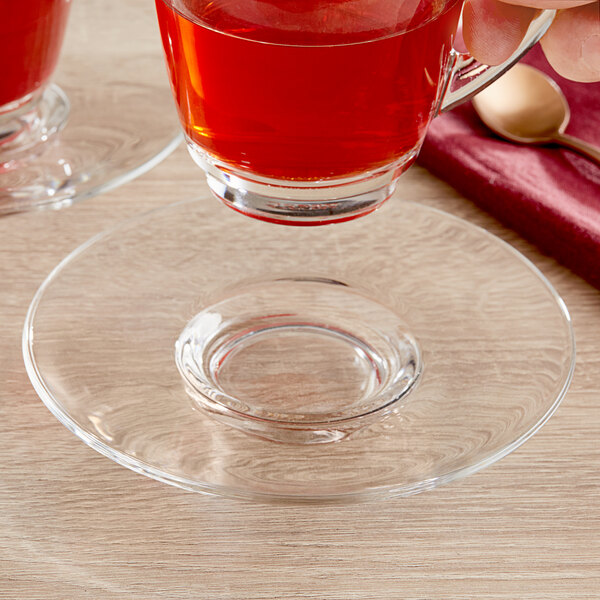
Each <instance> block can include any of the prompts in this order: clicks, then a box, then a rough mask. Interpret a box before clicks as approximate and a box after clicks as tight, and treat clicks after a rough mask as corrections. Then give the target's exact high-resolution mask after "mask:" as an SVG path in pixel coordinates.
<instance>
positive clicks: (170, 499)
mask: <svg viewBox="0 0 600 600" xmlns="http://www.w3.org/2000/svg"><path fill="white" fill-rule="evenodd" d="M205 193H206V184H205V183H204V180H203V177H202V175H201V173H200V171H199V169H198V168H197V167H196V166H195V165H194V164H193V163H192V161H191V159H189V157H188V156H187V153H186V151H185V150H184V149H183V148H182V147H180V148H179V149H178V150H176V151H175V153H174V154H173V155H171V156H170V157H169V158H167V160H166V161H164V162H163V163H162V164H160V165H159V166H157V167H156V168H155V169H153V170H152V171H151V172H149V173H147V174H146V175H144V176H142V177H140V178H139V179H137V180H135V181H133V182H131V183H129V184H127V185H124V186H123V187H121V188H119V189H117V190H113V191H111V192H109V193H106V194H104V195H102V196H100V197H96V198H93V199H90V200H86V201H85V202H82V203H80V204H78V205H76V206H74V207H72V208H69V209H66V210H62V211H59V212H52V211H50V212H38V213H29V214H20V215H12V216H8V217H5V218H2V219H0V327H1V332H2V334H1V336H0V548H1V553H0V598H3V599H11V600H17V599H19V600H28V599H34V598H35V599H38V598H40V599H41V598H44V599H45V600H70V599H73V600H83V599H88V598H89V599H94V600H104V599H125V598H127V599H132V600H134V599H139V600H148V599H155V598H156V599H159V598H164V599H167V598H169V599H174V598H177V599H184V598H189V599H192V598H194V599H198V598H211V599H223V600H225V599H227V600H229V599H244V600H258V599H278V600H283V599H287V598H290V599H291V598H294V599H296V598H315V599H319V600H326V599H346V598H348V599H360V600H365V599H370V598H382V599H383V598H385V599H390V600H391V599H394V600H395V599H398V598H475V597H477V598H502V599H506V600H508V599H510V600H514V599H517V598H518V599H523V600H524V599H533V598H536V599H538V598H539V599H545V600H551V599H552V600H558V599H561V600H562V599H565V598H598V597H600V592H599V591H598V590H600V541H599V539H600V535H599V526H600V500H599V496H600V494H599V492H600V475H599V469H598V467H599V464H600V462H599V459H600V443H599V438H600V352H599V350H600V295H599V293H598V291H597V290H595V289H593V288H592V287H590V286H589V285H587V284H586V283H585V282H584V281H582V280H581V279H579V278H578V277H576V276H574V275H573V274H571V273H570V272H569V271H567V270H566V269H565V268H563V267H562V266H560V265H558V264H557V263H556V262H554V261H553V260H552V259H550V258H548V257H546V256H543V255H542V254H541V253H540V252H539V251H537V250H536V249H535V248H534V247H532V246H531V245H529V244H528V243H527V242H525V241H524V240H522V239H521V238H519V237H518V236H516V235H515V234H514V233H512V232H511V231H509V230H507V229H505V228H503V227H502V226H500V225H499V224H498V223H497V222H496V221H495V220H493V219H492V218H491V217H489V216H488V215H486V214H484V213H482V212H481V211H479V210H478V209H477V208H476V207H474V206H473V205H472V204H471V203H470V202H469V201H468V200H466V199H464V198H463V197H461V196H460V195H458V194H457V193H456V192H455V191H453V190H452V189H450V188H449V187H448V186H446V185H445V184H444V183H442V182H440V181H439V180H437V179H435V178H434V177H433V176H431V175H430V174H429V173H427V172H426V171H424V170H422V169H420V168H418V167H415V168H413V169H411V171H409V172H408V173H407V174H406V175H405V176H404V177H403V181H402V185H401V186H400V190H399V192H397V194H396V196H397V197H396V198H394V199H393V200H392V201H397V202H399V201H401V198H400V197H401V196H403V197H406V198H411V199H416V200H418V201H419V202H422V203H425V204H427V205H430V206H434V207H437V208H440V209H442V210H445V211H448V212H450V213H452V214H455V215H458V216H460V217H462V218H465V219H467V220H469V221H471V222H473V223H476V224H478V225H481V226H483V227H485V228H486V229H488V230H490V231H491V232H493V233H495V234H497V235H498V236H500V237H501V238H502V239H504V240H506V241H508V242H509V243H511V244H512V245H513V246H515V247H516V248H517V249H518V250H520V251H521V252H523V253H524V254H525V256H527V257H528V258H529V259H531V260H532V261H533V262H534V263H535V264H536V265H537V266H538V267H539V268H540V269H541V270H542V272H543V273H545V274H546V276H547V277H548V278H549V279H550V281H551V282H552V283H553V284H554V286H555V287H556V288H557V290H558V292H559V293H560V294H561V295H562V296H563V298H564V300H565V301H566V303H567V306H568V307H569V310H570V312H571V315H572V317H573V321H574V327H575V334H576V339H577V345H578V363H577V368H576V373H575V377H574V380H573V383H572V385H571V388H570V390H569V392H568V394H567V396H566V398H565V399H564V401H563V404H562V406H561V407H560V408H559V410H558V412H557V413H556V414H555V415H554V416H553V418H552V419H551V420H550V421H549V422H548V423H547V424H546V425H545V426H544V427H543V428H542V430H541V431H540V432H538V433H537V434H536V435H535V436H534V437H533V438H532V439H531V440H529V441H528V442H527V443H526V444H525V445H524V446H522V447H521V448H519V449H518V450H517V451H516V452H514V453H513V454H511V455H509V456H508V457H506V458H504V459H503V460H501V461H500V462H499V463H497V464H495V465H493V466H492V467H490V468H488V469H486V470H484V471H482V472H479V473H477V474H475V475H472V476H470V477H468V478H466V479H463V480H461V481H459V482H455V483H452V484H450V485H447V486H443V487H441V488H438V489H436V490H434V491H430V492H426V493H423V494H419V495H416V496H412V497H409V498H403V499H395V500H387V501H381V502H371V503H367V504H362V505H351V506H311V505H284V506H281V505H274V506H273V505H263V504H254V503H250V502H241V501H235V500H227V499H222V498H218V497H208V496H203V495H199V494H193V493H191V492H184V491H182V490H180V489H177V488H174V487H170V486H168V485H164V484H161V483H158V482H156V481H154V480H151V479H147V478H145V477H142V476H140V475H137V474H135V473H133V472H131V471H129V470H127V469H125V468H123V467H121V466H119V465H117V464H116V463H113V462H111V461H110V460H108V459H106V458H104V457H102V456H100V455H99V454H97V453H96V452H94V451H93V450H91V449H90V448H88V447H87V446H85V445H84V444H83V443H82V442H80V441H79V440H78V439H77V438H76V437H75V436H74V435H72V434H71V433H70V432H69V431H67V429H65V428H64V427H63V426H62V425H60V424H59V423H58V421H57V420H56V419H55V418H54V417H53V416H52V415H51V414H50V413H49V411H48V410H47V409H46V408H45V406H44V405H43V404H42V402H41V401H40V400H39V398H38V397H37V395H36V393H35V392H34V390H33V388H32V386H31V384H30V382H29V379H28V377H27V375H26V373H25V368H24V366H23V359H22V357H21V331H22V326H23V321H24V318H25V314H26V311H27V307H28V305H29V302H30V301H31V299H32V297H33V295H34V293H35V291H36V289H37V288H38V286H39V285H40V283H41V282H42V281H43V279H44V278H45V276H46V275H47V274H48V273H49V271H50V270H51V269H52V268H53V267H54V266H55V265H56V263H57V262H58V261H59V260H60V259H61V258H63V257H64V256H65V255H66V254H67V253H68V252H69V251H71V250H72V249H74V248H75V247H76V246H78V245H79V244H80V243H82V242H84V241H85V240H87V239H88V238H89V237H90V236H92V235H94V234H96V233H97V232H99V231H102V230H104V229H105V228H107V227H110V226H112V225H114V224H116V223H118V222H119V221H121V220H123V219H125V218H128V217H130V216H133V215H136V214H139V213H141V212H144V211H147V210H149V209H152V208H156V207H159V206H164V205H167V204H170V203H172V202H175V201H177V200H181V199H184V198H190V197H194V196H198V195H203V194H205Z"/></svg>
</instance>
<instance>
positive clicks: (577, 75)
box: [541, 2, 600, 83]
mask: <svg viewBox="0 0 600 600" xmlns="http://www.w3.org/2000/svg"><path fill="white" fill-rule="evenodd" d="M541 45H542V49H543V50H544V54H545V55H546V57H547V59H548V62H549V63H550V64H551V65H552V67H553V68H554V70H555V71H556V72H557V73H558V74H559V75H561V76H562V77H565V78H566V79H571V80H573V81H580V82H584V83H590V82H593V81H600V4H599V3H598V2H594V3H592V4H587V5H585V6H580V7H576V8H571V9H568V10H564V11H559V13H558V14H557V16H556V18H555V19H554V22H553V23H552V27H550V29H549V30H548V33H546V35H545V36H544V37H543V38H542V40H541Z"/></svg>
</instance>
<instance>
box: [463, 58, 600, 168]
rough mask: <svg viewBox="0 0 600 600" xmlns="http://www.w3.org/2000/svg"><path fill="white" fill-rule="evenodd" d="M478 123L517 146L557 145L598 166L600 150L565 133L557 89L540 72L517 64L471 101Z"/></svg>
mask: <svg viewBox="0 0 600 600" xmlns="http://www.w3.org/2000/svg"><path fill="white" fill-rule="evenodd" d="M473 106H474V107H475V110H476V111H477V114H478V115H479V117H480V118H481V120H482V121H483V122H484V123H485V124H486V125H487V126H488V127H489V128H490V129H491V130H492V131H494V132H495V133H496V134H498V135H499V136H500V137H503V138H505V139H507V140H510V141H511V142H517V143H519V144H559V145H561V146H565V147H566V148H569V149H571V150H575V152H579V154H583V155H584V156H587V157H588V158H590V159H591V160H593V161H595V162H596V163H597V164H600V148H597V147H595V146H592V144H589V143H587V142H584V141H583V140H580V139H579V138H575V137H573V136H571V135H568V134H566V133H565V132H564V131H565V129H566V127H567V124H568V123H569V117H570V116H571V114H570V111H569V105H568V104H567V100H566V98H565V97H564V95H563V93H562V91H561V90H560V88H559V87H558V85H557V84H556V83H555V82H554V81H553V80H552V79H550V78H549V77H547V76H546V75H544V73H542V72H541V71H538V70H537V69H534V68H533V67H530V66H528V65H523V64H517V65H515V66H514V67H513V68H512V69H511V70H510V71H508V72H507V73H505V74H504V75H503V76H502V77H501V78H500V79H498V80H497V81H495V82H494V83H492V84H491V85H490V86H488V87H487V88H486V89H485V90H483V91H482V92H480V93H479V94H477V96H475V98H473Z"/></svg>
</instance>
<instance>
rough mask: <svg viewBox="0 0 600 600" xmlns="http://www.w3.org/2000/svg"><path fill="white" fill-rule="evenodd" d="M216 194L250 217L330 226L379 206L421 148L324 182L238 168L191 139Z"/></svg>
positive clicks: (194, 153)
mask: <svg viewBox="0 0 600 600" xmlns="http://www.w3.org/2000/svg"><path fill="white" fill-rule="evenodd" d="M188 150H189V152H190V154H191V156H192V158H193V159H194V161H195V162H196V163H197V164H198V165H199V166H200V167H201V168H202V169H203V170H204V171H205V172H206V176H207V181H208V185H209V187H210V189H211V191H212V193H213V194H214V195H215V196H216V197H217V198H218V199H219V200H221V201H222V202H224V203H225V204H226V205H227V206H229V207H230V208H232V209H234V210H236V211H237V212H240V213H242V214H244V215H246V216H249V217H253V218H255V219H259V220H261V221H267V222H270V223H278V224H282V225H329V224H332V223H341V222H344V221H350V220H352V219H356V218H357V217H361V216H364V215H367V214H369V213H371V212H373V211H374V210H376V209H377V208H379V207H380V206H381V205H382V204H383V203H384V202H385V201H386V200H387V199H388V198H389V197H390V196H391V195H392V194H393V193H394V190H395V188H396V183H397V181H398V178H399V177H400V175H401V174H402V173H403V172H404V171H406V169H408V167H409V166H410V165H411V164H412V163H413V162H414V160H415V158H416V156H417V153H418V150H419V147H415V148H413V149H412V150H411V151H410V152H408V153H406V154H404V155H403V156H402V157H401V158H400V159H398V160H397V161H395V162H393V163H391V164H388V165H385V166H383V167H380V168H378V169H374V170H372V171H368V172H365V173H361V174H359V175H354V176H348V177H345V178H333V179H322V180H314V181H313V180H310V181H309V180H292V179H290V180H280V179H272V178H269V177H263V176H258V175H254V174H251V173H247V172H243V171H239V170H236V169H234V168H233V167H232V166H231V165H228V164H226V163H224V162H222V161H219V160H218V159H216V158H214V157H213V156H211V155H209V154H208V153H207V152H205V151H204V150H202V149H201V148H200V147H198V146H197V145H196V144H194V143H193V142H191V141H188Z"/></svg>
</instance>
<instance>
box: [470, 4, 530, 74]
mask: <svg viewBox="0 0 600 600" xmlns="http://www.w3.org/2000/svg"><path fill="white" fill-rule="evenodd" d="M536 14H537V10H536V9H534V8H529V7H524V6H515V5H512V4H505V3H503V2H499V1H497V0H467V2H466V3H465V5H464V8H463V36H464V40H465V44H466V46H467V48H468V49H469V52H470V53H471V54H472V55H473V56H474V57H475V58H476V59H477V60H479V61H481V62H483V63H485V64H488V65H497V64H500V63H502V62H504V61H505V60H506V59H508V58H509V57H510V56H511V54H513V53H514V52H515V50H516V49H517V48H518V47H519V44H520V43H521V40H522V39H523V37H524V36H525V33H526V32H527V29H528V27H529V24H530V23H531V21H532V20H533V18H534V17H535V16H536Z"/></svg>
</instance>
